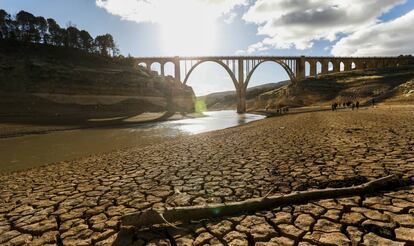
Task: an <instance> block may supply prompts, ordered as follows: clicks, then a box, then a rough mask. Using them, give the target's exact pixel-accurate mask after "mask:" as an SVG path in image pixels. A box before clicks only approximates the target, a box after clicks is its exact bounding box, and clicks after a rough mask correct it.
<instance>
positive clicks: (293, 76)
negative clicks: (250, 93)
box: [244, 59, 296, 89]
mask: <svg viewBox="0 0 414 246" xmlns="http://www.w3.org/2000/svg"><path fill="white" fill-rule="evenodd" d="M265 62H275V63H277V64H279V65H281V66H282V67H283V68H284V69H285V71H286V72H287V73H288V75H289V78H290V81H291V82H292V83H293V82H295V81H296V78H295V74H294V73H293V71H292V70H291V69H290V67H289V66H288V65H287V64H286V63H284V62H283V61H280V60H273V59H266V60H263V61H260V62H259V63H258V64H257V65H256V66H255V67H254V68H253V69H252V70H251V71H250V72H249V74H248V75H247V77H246V81H245V83H244V88H245V89H246V88H247V86H248V85H249V82H250V79H251V78H252V76H253V73H254V72H255V71H256V69H257V68H258V67H259V66H260V65H261V64H262V63H265Z"/></svg>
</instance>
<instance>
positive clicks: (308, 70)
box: [305, 61, 311, 77]
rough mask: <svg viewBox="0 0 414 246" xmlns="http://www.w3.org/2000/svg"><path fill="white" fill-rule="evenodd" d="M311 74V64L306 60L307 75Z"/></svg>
mask: <svg viewBox="0 0 414 246" xmlns="http://www.w3.org/2000/svg"><path fill="white" fill-rule="evenodd" d="M310 75H311V64H310V63H309V62H308V61H305V77H309V76H310Z"/></svg>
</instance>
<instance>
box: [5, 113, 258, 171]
mask: <svg viewBox="0 0 414 246" xmlns="http://www.w3.org/2000/svg"><path fill="white" fill-rule="evenodd" d="M204 114H205V115H206V117H201V118H194V119H184V120H174V121H165V122H159V123H150V124H139V125H135V126H131V125H129V126H120V127H102V128H94V129H80V130H68V131H60V132H59V131H58V132H51V133H48V134H42V135H27V136H22V137H13V138H5V139H0V171H16V170H24V169H28V168H32V167H36V166H41V165H45V164H50V163H54V162H60V161H64V160H71V159H75V158H79V157H83V156H87V155H91V154H99V153H105V152H109V151H112V150H116V149H120V148H126V147H138V146H147V145H151V144H155V143H159V142H162V141H164V140H166V139H169V138H173V137H175V136H179V135H191V134H197V133H203V132H209V131H214V130H219V129H224V128H228V127H233V126H238V125H242V124H245V123H248V122H251V121H256V120H260V119H263V118H264V117H263V116H261V115H254V114H243V115H239V114H237V113H236V112H235V111H232V110H223V111H212V112H204Z"/></svg>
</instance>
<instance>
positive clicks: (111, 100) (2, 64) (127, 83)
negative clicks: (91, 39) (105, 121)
mask: <svg viewBox="0 0 414 246" xmlns="http://www.w3.org/2000/svg"><path fill="white" fill-rule="evenodd" d="M0 96H1V100H0V117H3V118H6V117H8V118H10V117H32V116H36V117H42V116H44V117H51V116H53V117H70V118H73V117H75V118H90V117H120V116H133V115H137V114H140V113H143V112H160V111H179V112H181V111H182V112H189V111H193V110H194V103H193V97H194V93H193V91H192V89H191V87H188V86H185V85H183V84H182V83H181V82H179V81H176V80H175V79H173V78H172V77H160V76H158V75H157V74H156V73H154V72H151V71H149V70H147V69H145V68H142V67H139V66H134V63H133V60H132V59H128V58H110V57H104V56H100V55H96V54H90V53H86V52H84V51H81V50H77V49H72V48H63V47H53V46H46V45H39V44H21V43H19V44H15V43H14V44H10V43H7V42H5V41H2V42H0Z"/></svg>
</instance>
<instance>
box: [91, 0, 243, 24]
mask: <svg viewBox="0 0 414 246" xmlns="http://www.w3.org/2000/svg"><path fill="white" fill-rule="evenodd" d="M246 3H247V1H246V0H96V5H97V6H99V7H101V8H104V9H106V10H107V11H108V12H109V13H111V14H113V15H118V16H120V17H121V18H123V19H126V20H130V21H136V22H152V23H164V22H165V21H168V19H173V18H177V17H178V18H187V21H189V22H191V21H192V20H193V19H194V18H196V19H199V18H209V19H211V20H214V19H216V18H218V17H221V16H223V15H225V14H229V13H230V12H231V10H233V9H234V8H235V7H236V6H238V5H245V4H246ZM230 16H231V15H230Z"/></svg>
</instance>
